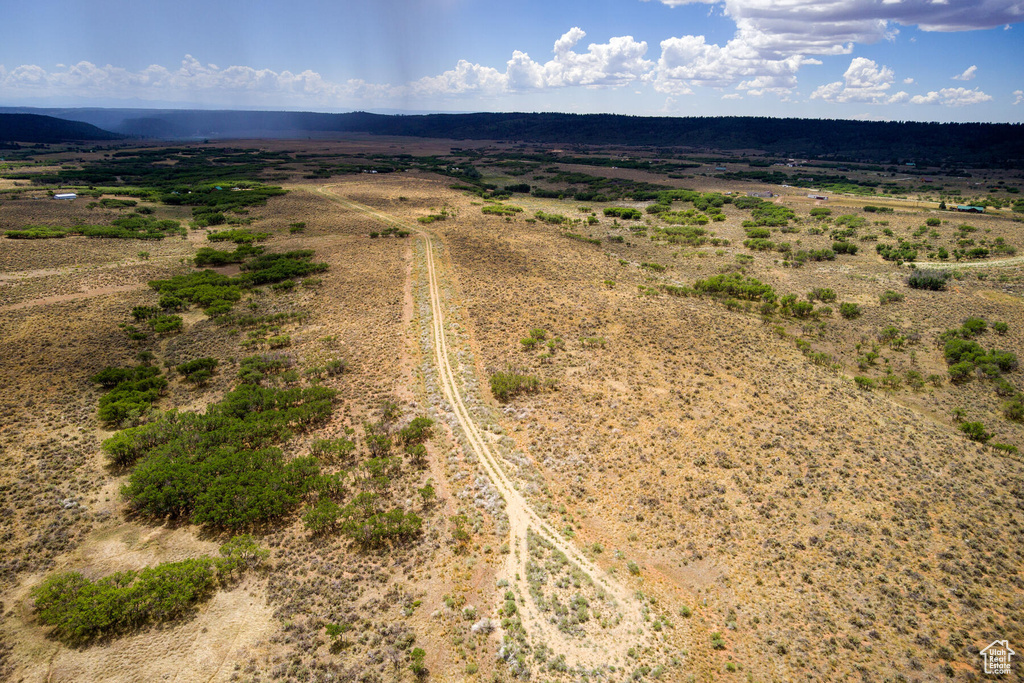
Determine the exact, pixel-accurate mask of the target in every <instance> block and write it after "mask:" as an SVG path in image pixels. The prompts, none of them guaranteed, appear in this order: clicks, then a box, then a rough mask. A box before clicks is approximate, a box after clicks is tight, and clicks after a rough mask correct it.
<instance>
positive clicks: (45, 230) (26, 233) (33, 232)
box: [4, 225, 71, 240]
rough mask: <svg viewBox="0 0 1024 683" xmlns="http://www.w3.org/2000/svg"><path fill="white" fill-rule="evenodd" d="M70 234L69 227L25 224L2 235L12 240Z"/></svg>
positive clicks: (58, 236) (44, 238) (52, 237)
mask: <svg viewBox="0 0 1024 683" xmlns="http://www.w3.org/2000/svg"><path fill="white" fill-rule="evenodd" d="M70 234H71V230H70V229H69V228H57V227H53V226H49V225H26V226H25V227H24V228H19V229H17V230H7V231H5V232H4V235H5V236H6V237H7V238H8V239H12V240H48V239H60V238H62V237H67V236H68V235H70Z"/></svg>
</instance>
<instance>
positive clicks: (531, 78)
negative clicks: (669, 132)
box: [411, 27, 654, 94]
mask: <svg viewBox="0 0 1024 683" xmlns="http://www.w3.org/2000/svg"><path fill="white" fill-rule="evenodd" d="M586 35H587V34H586V32H585V31H583V30H582V29H580V28H579V27H573V28H571V29H570V30H569V31H567V32H566V33H564V34H563V35H562V36H561V37H560V38H559V39H558V40H556V41H555V45H554V50H553V52H554V58H553V59H551V60H549V61H547V62H543V63H541V62H536V61H534V60H533V59H531V58H530V55H528V54H527V53H525V52H520V51H519V50H516V51H515V52H513V53H512V58H511V59H509V60H508V62H506V64H505V71H504V73H502V72H500V71H498V70H497V69H493V68H491V67H486V66H481V65H479V64H470V63H469V62H466V61H460V62H459V64H458V66H457V67H456V68H455V69H453V70H452V71H446V72H445V73H443V74H441V75H440V76H433V77H429V78H423V79H420V80H419V81H416V82H415V83H413V84H412V85H411V88H412V91H413V92H414V93H416V94H462V93H466V92H476V91H481V92H489V93H498V92H510V91H522V90H540V89H544V88H564V87H570V86H590V87H601V86H607V87H614V86H621V85H626V84H628V83H631V82H633V81H637V80H639V79H641V78H642V77H643V76H644V75H645V74H646V73H647V72H648V71H650V69H651V68H652V67H653V66H654V63H653V62H651V61H649V60H647V59H644V55H645V54H646V53H647V43H646V42H637V41H635V40H634V39H633V37H632V36H617V37H615V38H612V39H611V40H609V41H608V42H607V43H591V44H590V45H588V46H587V51H586V52H582V53H581V52H577V51H576V50H575V48H576V46H577V45H578V44H579V42H580V41H581V40H582V39H583V38H584V37H585V36H586Z"/></svg>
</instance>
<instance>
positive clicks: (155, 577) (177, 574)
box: [31, 539, 258, 645]
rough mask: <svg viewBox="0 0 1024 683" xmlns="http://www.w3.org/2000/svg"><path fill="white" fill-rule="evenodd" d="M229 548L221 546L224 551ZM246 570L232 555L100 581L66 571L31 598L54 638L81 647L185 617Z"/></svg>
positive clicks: (167, 564) (165, 565) (164, 565)
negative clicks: (222, 584) (51, 627)
mask: <svg viewBox="0 0 1024 683" xmlns="http://www.w3.org/2000/svg"><path fill="white" fill-rule="evenodd" d="M232 541H234V539H232ZM230 543H231V542H229V543H228V544H225V545H224V546H222V551H223V550H224V549H225V548H228V546H229V545H230ZM250 543H251V539H250ZM236 545H237V544H236ZM252 545H255V544H252ZM257 551H258V547H257ZM244 566H245V562H244V561H243V560H241V559H240V557H239V556H237V555H232V554H231V552H230V550H229V552H228V553H227V554H226V556H225V557H221V558H216V559H215V558H212V557H201V558H198V559H192V560H183V561H181V562H165V563H162V564H158V565H156V566H155V567H147V568H145V569H143V570H141V571H131V570H128V571H123V572H117V573H116V574H111V575H109V576H105V577H103V578H101V579H98V580H96V581H91V580H89V579H87V578H85V577H84V576H82V574H80V573H79V572H65V573H62V574H54V575H52V576H49V577H47V578H46V579H45V580H44V581H43V582H42V583H41V584H40V585H39V586H36V587H35V588H33V589H32V592H31V595H32V598H33V599H34V601H35V610H36V612H37V613H38V615H39V620H40V621H41V622H42V623H44V624H46V625H48V626H53V627H54V630H53V633H54V635H56V636H57V637H58V638H60V639H61V640H63V641H65V642H67V643H68V644H73V645H79V644H85V643H88V642H91V641H93V640H95V639H96V638H99V637H103V636H110V635H117V634H119V633H124V632H126V631H129V630H131V629H134V628H138V627H140V626H143V625H145V624H148V623H152V622H162V621H168V620H171V619H175V618H177V617H180V616H182V615H184V614H186V613H187V612H188V611H189V610H191V609H192V608H193V607H194V606H195V605H196V603H198V602H201V601H203V600H205V599H207V598H209V597H210V595H212V593H213V591H214V589H215V588H216V587H217V585H218V584H219V583H222V582H224V581H225V580H227V578H228V577H229V576H230V575H231V574H232V572H234V571H235V570H238V569H242V568H244Z"/></svg>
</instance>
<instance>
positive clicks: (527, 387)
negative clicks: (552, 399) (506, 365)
mask: <svg viewBox="0 0 1024 683" xmlns="http://www.w3.org/2000/svg"><path fill="white" fill-rule="evenodd" d="M539 389H540V380H539V379H537V378H536V377H534V376H532V375H523V374H520V373H517V372H513V371H507V372H496V373H494V374H493V375H491V393H492V394H494V397H495V398H496V399H498V400H499V401H502V402H506V401H509V400H510V399H512V398H513V397H515V396H518V395H519V394H530V393H534V392H536V391H538V390H539Z"/></svg>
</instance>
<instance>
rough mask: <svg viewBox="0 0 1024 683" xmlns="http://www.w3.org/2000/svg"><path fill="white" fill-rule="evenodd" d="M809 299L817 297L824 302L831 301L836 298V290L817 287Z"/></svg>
mask: <svg viewBox="0 0 1024 683" xmlns="http://www.w3.org/2000/svg"><path fill="white" fill-rule="evenodd" d="M808 298H809V299H812V300H813V299H817V300H818V301H821V302H823V303H831V302H833V301H835V300H836V298H837V297H836V291H835V290H834V289H829V288H828V287H815V288H814V289H812V290H811V293H810V294H809V295H808Z"/></svg>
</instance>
